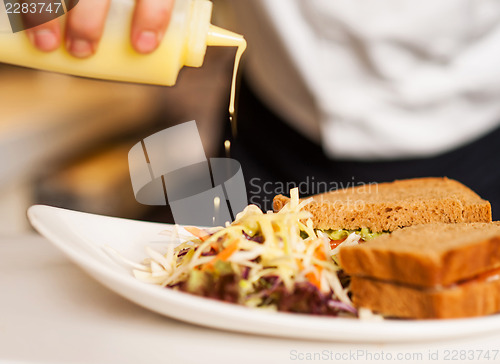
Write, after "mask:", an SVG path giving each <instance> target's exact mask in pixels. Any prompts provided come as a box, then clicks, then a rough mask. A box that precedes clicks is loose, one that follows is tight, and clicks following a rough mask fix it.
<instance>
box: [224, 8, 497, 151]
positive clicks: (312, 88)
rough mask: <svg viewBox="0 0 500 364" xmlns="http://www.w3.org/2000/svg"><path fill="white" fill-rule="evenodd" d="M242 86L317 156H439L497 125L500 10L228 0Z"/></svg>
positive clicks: (478, 136)
mask: <svg viewBox="0 0 500 364" xmlns="http://www.w3.org/2000/svg"><path fill="white" fill-rule="evenodd" d="M230 3H232V5H233V7H234V11H235V19H236V22H235V24H234V27H236V29H237V30H238V31H240V32H242V33H243V34H244V35H245V37H246V39H247V41H248V44H249V47H248V54H247V55H246V67H247V71H248V75H249V77H248V78H249V80H250V82H251V83H252V84H253V86H254V88H255V89H256V90H257V92H258V94H259V95H260V97H261V98H262V99H263V100H264V102H265V103H266V104H267V106H268V107H270V108H271V109H272V110H273V111H275V112H276V113H278V115H280V116H281V117H283V118H284V119H286V120H287V121H288V122H289V123H290V124H291V125H292V126H293V127H295V128H296V129H298V130H299V131H300V132H302V133H303V134H304V135H305V136H307V137H308V138H310V139H312V140H314V141H316V142H318V143H321V144H322V146H323V148H324V150H325V152H326V153H327V154H328V155H330V156H332V157H337V158H342V159H353V160H357V159H363V160H383V159H394V158H411V157H426V156H432V155H436V154H440V153H443V152H446V151H449V150H452V149H454V148H457V147H459V146H461V145H464V144H466V143H468V142H471V141H473V140H475V139H477V138H480V137H481V136H483V135H485V134H487V133H488V132H489V131H491V130H492V129H494V128H495V127H497V126H498V125H499V124H500V0H438V1H436V0H232V1H230Z"/></svg>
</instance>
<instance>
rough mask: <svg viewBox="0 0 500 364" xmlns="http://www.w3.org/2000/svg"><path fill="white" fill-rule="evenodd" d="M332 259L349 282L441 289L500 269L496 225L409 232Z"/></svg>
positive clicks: (413, 228)
mask: <svg viewBox="0 0 500 364" xmlns="http://www.w3.org/2000/svg"><path fill="white" fill-rule="evenodd" d="M338 258H339V261H340V264H341V266H342V268H343V269H344V271H345V272H346V273H347V274H349V275H352V276H362V277H370V278H376V279H379V280H385V281H391V282H397V283H402V284H406V285H412V286H417V287H436V286H446V285H449V284H452V283H455V282H458V281H461V280H464V279H468V278H471V277H474V276H476V275H478V274H481V273H483V272H486V271H489V270H491V269H494V268H497V267H500V222H493V223H470V224H467V223H459V224H442V223H441V224H428V225H418V226H411V227H408V228H405V229H400V230H398V231H395V232H393V233H392V234H386V235H384V236H381V237H378V238H377V239H375V240H372V241H370V242H369V243H364V244H359V245H356V246H349V247H345V248H342V249H340V251H339V254H338Z"/></svg>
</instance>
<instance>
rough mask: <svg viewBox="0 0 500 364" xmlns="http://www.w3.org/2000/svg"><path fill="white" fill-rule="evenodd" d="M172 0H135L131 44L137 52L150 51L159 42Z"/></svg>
mask: <svg viewBox="0 0 500 364" xmlns="http://www.w3.org/2000/svg"><path fill="white" fill-rule="evenodd" d="M173 6H174V0H137V5H136V7H135V11H134V16H133V19H132V34H131V38H132V45H133V47H134V48H135V50H136V51H137V52H139V53H151V52H152V51H154V50H155V49H156V48H157V47H158V44H160V42H161V40H162V39H163V35H164V34H165V30H166V29H167V26H168V23H169V22H170V16H171V14H172V8H173Z"/></svg>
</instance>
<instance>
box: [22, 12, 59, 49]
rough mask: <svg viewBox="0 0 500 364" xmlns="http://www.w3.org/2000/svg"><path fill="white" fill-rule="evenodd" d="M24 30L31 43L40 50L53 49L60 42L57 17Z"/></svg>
mask: <svg viewBox="0 0 500 364" xmlns="http://www.w3.org/2000/svg"><path fill="white" fill-rule="evenodd" d="M26 32H27V34H28V38H29V39H30V41H31V43H33V45H34V46H35V47H37V48H38V49H39V50H41V51H44V52H51V51H54V50H56V49H57V48H58V47H59V45H60V44H61V28H60V26H59V20H57V19H54V20H52V21H50V22H48V23H44V24H42V25H39V26H37V27H34V28H31V29H28V30H27V31H26Z"/></svg>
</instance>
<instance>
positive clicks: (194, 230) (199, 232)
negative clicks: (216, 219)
mask: <svg viewBox="0 0 500 364" xmlns="http://www.w3.org/2000/svg"><path fill="white" fill-rule="evenodd" d="M184 229H185V230H186V231H187V232H188V233H191V234H193V235H194V236H196V237H197V238H198V239H200V240H201V241H205V240H207V239H208V238H209V237H210V234H209V233H207V232H206V231H205V230H202V229H200V228H197V227H196V226H185V227H184Z"/></svg>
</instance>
